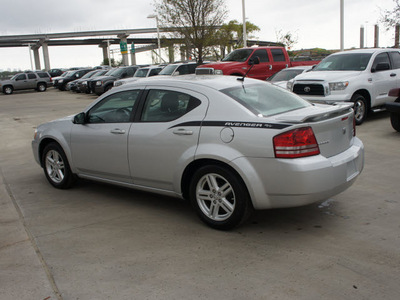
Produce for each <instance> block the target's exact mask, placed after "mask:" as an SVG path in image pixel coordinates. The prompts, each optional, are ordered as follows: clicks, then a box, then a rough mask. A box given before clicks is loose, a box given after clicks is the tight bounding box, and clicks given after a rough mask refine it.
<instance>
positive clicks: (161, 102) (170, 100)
mask: <svg viewBox="0 0 400 300" xmlns="http://www.w3.org/2000/svg"><path fill="white" fill-rule="evenodd" d="M200 104H201V101H200V100H199V99H197V98H194V97H192V96H190V95H188V94H185V93H181V92H175V91H168V90H150V91H149V93H148V95H147V98H146V102H145V105H144V109H143V113H142V117H141V121H143V122H169V121H172V120H176V119H178V118H180V117H182V116H183V115H185V114H187V113H188V112H189V111H191V110H192V109H194V108H196V107H197V106H199V105H200Z"/></svg>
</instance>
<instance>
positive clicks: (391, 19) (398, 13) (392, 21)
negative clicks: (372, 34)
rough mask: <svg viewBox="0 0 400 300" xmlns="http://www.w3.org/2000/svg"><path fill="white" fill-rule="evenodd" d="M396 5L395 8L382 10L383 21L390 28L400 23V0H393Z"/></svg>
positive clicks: (387, 28)
mask: <svg viewBox="0 0 400 300" xmlns="http://www.w3.org/2000/svg"><path fill="white" fill-rule="evenodd" d="M393 2H394V3H395V6H394V8H393V9H391V10H389V9H384V10H383V11H381V19H380V21H381V23H383V25H384V26H385V27H386V30H389V29H391V28H393V27H394V26H396V25H397V24H399V23H400V0H393Z"/></svg>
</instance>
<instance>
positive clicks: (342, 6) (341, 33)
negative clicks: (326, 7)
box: [340, 0, 344, 51]
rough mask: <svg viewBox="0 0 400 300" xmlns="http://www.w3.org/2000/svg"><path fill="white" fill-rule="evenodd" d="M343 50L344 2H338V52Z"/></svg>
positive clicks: (342, 0) (341, 0)
mask: <svg viewBox="0 0 400 300" xmlns="http://www.w3.org/2000/svg"><path fill="white" fill-rule="evenodd" d="M343 50H344V0H340V51H343Z"/></svg>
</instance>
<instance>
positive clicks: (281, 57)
mask: <svg viewBox="0 0 400 300" xmlns="http://www.w3.org/2000/svg"><path fill="white" fill-rule="evenodd" d="M271 54H272V58H273V59H274V61H286V60H285V54H284V53H283V50H282V49H271Z"/></svg>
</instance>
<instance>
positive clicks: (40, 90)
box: [37, 83, 47, 92]
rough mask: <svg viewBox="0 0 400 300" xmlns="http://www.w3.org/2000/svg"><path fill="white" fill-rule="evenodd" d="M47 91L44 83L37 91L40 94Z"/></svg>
mask: <svg viewBox="0 0 400 300" xmlns="http://www.w3.org/2000/svg"><path fill="white" fill-rule="evenodd" d="M46 89H47V86H46V85H45V84H44V83H39V84H38V86H37V91H38V92H45V91H46Z"/></svg>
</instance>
